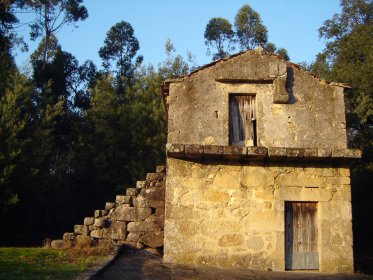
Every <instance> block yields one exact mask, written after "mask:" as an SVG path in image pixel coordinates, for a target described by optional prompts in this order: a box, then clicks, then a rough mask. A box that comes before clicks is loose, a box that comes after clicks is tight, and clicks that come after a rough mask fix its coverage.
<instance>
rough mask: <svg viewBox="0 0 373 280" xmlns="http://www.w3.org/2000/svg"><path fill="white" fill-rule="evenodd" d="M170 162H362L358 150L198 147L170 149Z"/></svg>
mask: <svg viewBox="0 0 373 280" xmlns="http://www.w3.org/2000/svg"><path fill="white" fill-rule="evenodd" d="M166 153H167V156H168V157H170V158H181V159H228V160H254V161H255V160H284V161H286V160H287V161H289V160H303V161H336V160H338V161H351V160H357V159H360V158H361V150H358V149H325V148H285V147H270V148H266V147H238V146H219V145H197V144H173V143H172V144H170V143H168V144H167V145H166Z"/></svg>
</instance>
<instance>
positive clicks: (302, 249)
mask: <svg viewBox="0 0 373 280" xmlns="http://www.w3.org/2000/svg"><path fill="white" fill-rule="evenodd" d="M317 236H318V229H317V203H315V202H286V204H285V269H287V270H294V269H310V270H311V269H319V252H318V245H317V244H318V238H317Z"/></svg>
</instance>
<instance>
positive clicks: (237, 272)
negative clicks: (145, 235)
mask: <svg viewBox="0 0 373 280" xmlns="http://www.w3.org/2000/svg"><path fill="white" fill-rule="evenodd" d="M94 279H95V280H115V279H131V280H136V279H151V280H153V279H154V280H163V279H165V280H166V279H173V280H174V279H175V280H176V279H177V280H178V279H180V280H181V279H182V280H189V279H201V280H202V279H203V280H205V279H211V280H217V279H221V280H223V279H224V280H226V279H232V280H236V279H237V280H238V279H239V280H241V279H264V280H270V279H271V280H272V279H273V280H279V279H323V280H332V279H333V280H334V279H337V280H342V279H343V280H347V279H360V280H362V279H367V280H368V279H369V280H370V279H372V280H373V275H361V274H353V275H352V274H326V273H316V272H307V273H305V272H263V271H253V270H249V269H236V268H230V269H218V268H211V267H195V266H182V265H170V264H164V263H163V262H162V258H161V257H158V256H149V255H145V254H143V253H136V254H130V253H123V254H121V255H120V256H119V257H118V258H117V259H116V260H115V261H114V262H113V263H112V264H111V265H110V266H109V267H107V268H106V269H105V270H103V271H102V272H101V273H100V274H99V275H97V276H96V277H95V278H94Z"/></svg>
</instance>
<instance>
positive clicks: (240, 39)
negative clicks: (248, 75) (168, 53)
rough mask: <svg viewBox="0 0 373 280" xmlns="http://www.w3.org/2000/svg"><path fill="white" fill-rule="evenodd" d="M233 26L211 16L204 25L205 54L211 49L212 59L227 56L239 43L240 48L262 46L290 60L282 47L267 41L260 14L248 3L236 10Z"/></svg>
mask: <svg viewBox="0 0 373 280" xmlns="http://www.w3.org/2000/svg"><path fill="white" fill-rule="evenodd" d="M234 27H235V29H234V30H233V29H232V25H231V24H230V22H229V21H228V20H226V19H224V18H212V19H210V21H209V22H208V24H207V25H206V29H205V34H204V36H205V45H206V46H207V54H211V53H212V52H213V50H216V52H214V53H212V54H213V59H220V58H224V57H226V56H228V55H229V54H230V52H231V51H233V50H235V49H236V44H237V43H238V44H239V47H240V49H241V50H251V49H254V48H255V47H257V46H262V47H264V49H265V50H266V51H268V52H272V53H276V54H277V55H279V56H281V57H282V58H283V59H284V60H287V61H288V60H290V58H289V55H288V52H287V50H286V49H284V48H280V49H277V48H276V45H275V44H273V43H270V42H267V41H268V32H267V28H266V27H265V25H264V24H263V23H262V20H261V19H260V15H259V14H258V13H257V12H256V11H255V10H253V9H252V8H251V7H250V6H249V5H247V4H246V5H243V6H242V7H241V8H240V9H239V10H238V12H237V14H236V17H235V20H234Z"/></svg>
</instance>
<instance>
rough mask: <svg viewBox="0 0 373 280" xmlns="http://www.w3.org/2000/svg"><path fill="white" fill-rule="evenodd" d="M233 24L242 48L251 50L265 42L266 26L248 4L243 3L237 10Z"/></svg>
mask: <svg viewBox="0 0 373 280" xmlns="http://www.w3.org/2000/svg"><path fill="white" fill-rule="evenodd" d="M234 26H235V28H236V36H237V38H238V41H239V43H240V46H241V49H242V50H251V49H254V48H255V47H256V46H258V45H262V46H264V45H265V44H266V43H267V28H266V27H265V26H264V25H263V23H262V20H261V19H260V16H259V14H258V13H257V12H256V11H254V10H253V9H252V8H251V7H250V6H249V5H247V4H246V5H243V6H242V7H241V9H239V10H238V12H237V15H236V18H235V20H234Z"/></svg>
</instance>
